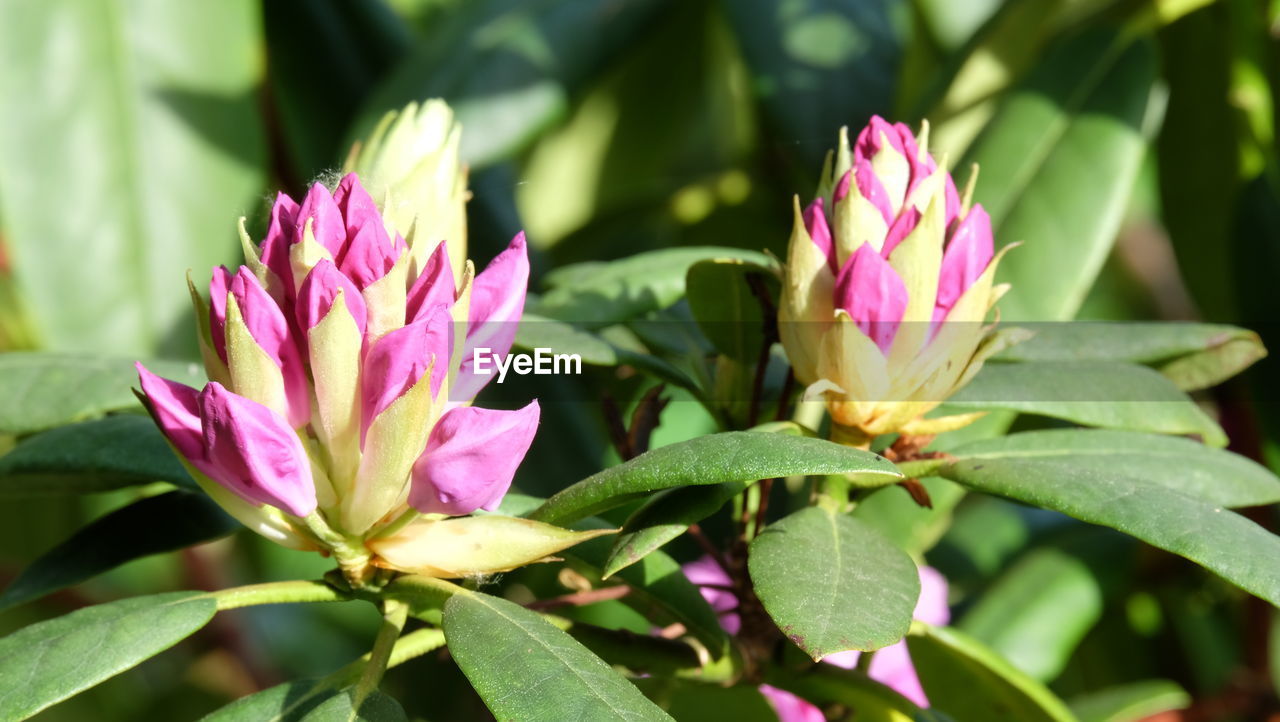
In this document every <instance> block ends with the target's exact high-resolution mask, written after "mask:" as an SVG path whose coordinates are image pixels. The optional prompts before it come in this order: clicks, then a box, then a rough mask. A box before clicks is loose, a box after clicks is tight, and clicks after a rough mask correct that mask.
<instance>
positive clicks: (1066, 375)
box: [947, 361, 1227, 446]
mask: <svg viewBox="0 0 1280 722" xmlns="http://www.w3.org/2000/svg"><path fill="white" fill-rule="evenodd" d="M947 403H948V405H950V406H954V407H956V408H965V409H1009V410H1011V411H1019V412H1022V413H1027V414H1037V415H1039V416H1052V417H1054V418H1058V419H1065V420H1067V421H1071V422H1073V423H1076V424H1080V425H1082V426H1100V427H1103V428H1108V429H1126V430H1130V431H1150V432H1155V433H1160V434H1197V435H1199V436H1200V437H1201V438H1203V439H1204V440H1205V443H1208V444H1210V445H1213V446H1225V445H1226V443H1227V436H1226V434H1225V433H1224V432H1223V431H1222V428H1221V427H1220V426H1218V424H1217V422H1215V421H1214V420H1213V419H1211V418H1209V416H1208V415H1207V414H1205V412H1204V411H1202V410H1201V409H1200V407H1199V406H1197V405H1196V403H1195V402H1194V401H1192V400H1191V398H1190V397H1188V396H1187V395H1186V394H1185V393H1183V392H1182V391H1180V390H1179V389H1178V387H1177V386H1175V385H1174V384H1173V382H1172V381H1170V380H1169V379H1168V378H1166V377H1164V376H1163V375H1161V374H1160V373H1159V372H1158V371H1154V370H1152V369H1149V368H1147V367H1145V366H1139V365H1137V364H1130V363H1121V362H1111V361H1044V362H1038V363H1025V364H1021V363H1020V364H1003V363H1002V364H996V363H993V364H986V365H985V366H983V367H982V370H981V371H980V372H978V375H977V376H976V377H974V379H973V381H972V382H971V383H970V384H969V385H968V386H965V387H964V388H962V389H961V390H960V391H959V393H957V394H956V395H955V396H953V397H951V398H950V399H948V401H947Z"/></svg>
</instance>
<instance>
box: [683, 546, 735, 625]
mask: <svg viewBox="0 0 1280 722" xmlns="http://www.w3.org/2000/svg"><path fill="white" fill-rule="evenodd" d="M680 569H681V571H683V572H684V575H685V576H686V577H688V578H689V581H691V582H693V584H694V585H695V586H697V587H698V592H699V593H701V594H702V598H703V599H705V600H707V604H710V605H711V608H712V609H714V610H715V611H716V612H718V613H720V614H722V615H723V614H724V613H725V612H729V611H732V610H734V609H737V608H738V597H737V595H735V594H734V593H733V591H732V587H733V580H732V579H731V578H729V574H728V573H727V572H725V570H724V569H721V568H720V564H719V563H718V562H717V561H716V560H715V559H713V558H711V555H709V554H703V555H702V556H701V557H699V558H697V559H695V560H693V561H691V562H689V563H687V564H684V565H683V566H681V567H680Z"/></svg>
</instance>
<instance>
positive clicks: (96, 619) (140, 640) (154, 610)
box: [0, 592, 217, 720]
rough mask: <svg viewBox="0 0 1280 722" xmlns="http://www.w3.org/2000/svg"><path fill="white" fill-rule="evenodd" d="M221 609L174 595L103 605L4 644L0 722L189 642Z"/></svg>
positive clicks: (201, 598)
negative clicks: (187, 639) (182, 642)
mask: <svg viewBox="0 0 1280 722" xmlns="http://www.w3.org/2000/svg"><path fill="white" fill-rule="evenodd" d="M216 610H217V603H216V602H215V601H214V600H213V598H212V597H210V596H208V595H206V594H202V593H198V592H170V593H168V594H155V595H152V596H147V597H133V598H131V599H122V600H120V601H117V602H109V603H107V604H99V605H97V606H93V607H87V608H85V609H80V610H77V611H75V612H72V613H70V614H68V615H66V616H62V617H58V618H56V619H50V620H49V621H46V622H39V623H37V624H33V625H31V626H29V627H26V628H24V629H20V630H18V631H17V632H14V633H13V634H10V635H9V636H7V637H5V638H4V639H0V679H4V680H5V685H4V689H3V690H0V718H3V719H12V720H17V719H25V718H27V717H29V716H31V715H34V714H35V713H37V712H39V711H40V710H42V709H44V708H46V707H48V706H49V705H51V704H54V703H56V702H60V701H62V700H64V699H66V698H68V697H70V696H72V695H74V694H76V693H78V692H82V691H84V690H86V689H88V688H90V687H92V686H94V685H96V684H98V683H99V682H102V681H103V680H105V679H107V678H109V677H113V676H115V675H117V674H119V673H121V672H123V671H125V670H127V669H130V668H132V667H134V666H136V665H137V664H139V663H140V662H142V661H144V660H146V659H149V658H151V657H154V656H155V655H157V654H159V653H161V652H163V651H164V650H166V649H168V648H169V647H172V646H173V645H174V644H177V643H178V642H179V641H181V640H183V639H185V638H187V637H189V636H190V635H191V634H193V633H194V632H195V631H196V630H198V629H200V628H201V627H203V626H204V625H205V624H207V623H208V622H209V620H210V619H212V618H213V613H214V612H215V611H216Z"/></svg>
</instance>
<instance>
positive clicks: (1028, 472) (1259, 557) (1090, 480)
mask: <svg viewBox="0 0 1280 722" xmlns="http://www.w3.org/2000/svg"><path fill="white" fill-rule="evenodd" d="M938 474H939V475H940V476H944V477H946V478H948V479H953V480H955V481H958V482H960V483H961V484H964V485H965V486H968V487H970V488H971V489H974V490H977V491H982V492H985V493H988V494H995V495H997V496H1004V497H1007V498H1010V499H1013V500H1015V501H1020V502H1022V503H1024V504H1030V505H1032V506H1038V507H1042V508H1045V509H1052V510H1054V511H1059V512H1062V513H1063V514H1066V515H1067V516H1071V517H1075V518H1076V519H1079V520H1081V521H1086V522H1089V523H1091V524H1099V525H1101V526H1107V527H1111V528H1112V529H1116V530H1119V531H1122V532H1124V533H1126V534H1129V535H1130V536H1134V537H1137V538H1138V539H1141V540H1142V541H1145V542H1146V543H1148V544H1150V545H1152V546H1155V547H1159V548H1160V549H1164V550H1166V551H1169V552H1173V553H1174V554H1178V555H1179V556H1183V557H1186V558H1187V559H1190V560H1191V561H1193V562H1196V563H1197V564H1199V565H1201V566H1203V567H1205V568H1206V569H1208V570H1210V571H1212V572H1214V573H1216V574H1218V575H1219V576H1221V577H1222V578H1223V579H1225V580H1227V581H1228V582H1231V583H1232V584H1235V585H1236V586H1238V587H1240V588H1242V589H1244V590H1245V591H1248V592H1250V593H1252V594H1255V595H1257V596H1258V597H1260V598H1262V599H1265V600H1267V601H1269V602H1271V603H1272V604H1280V577H1278V576H1277V575H1276V574H1275V569H1276V566H1277V564H1280V537H1276V536H1275V535H1273V534H1271V533H1270V532H1268V531H1267V530H1265V529H1263V528H1262V527H1261V526H1258V525H1257V524H1255V523H1254V522H1252V521H1250V520H1249V519H1246V518H1245V517H1243V516H1240V515H1238V514H1235V513H1232V512H1230V511H1227V510H1226V509H1224V508H1222V506H1220V505H1215V504H1213V503H1211V502H1208V501H1205V500H1203V499H1199V498H1196V497H1193V496H1189V495H1187V494H1186V493H1183V492H1181V491H1177V490H1175V489H1173V488H1171V487H1170V486H1168V485H1163V484H1159V483H1156V482H1152V481H1148V480H1145V479H1143V478H1142V477H1139V476H1133V475H1130V474H1128V473H1126V472H1125V471H1123V470H1108V469H1106V468H1105V467H1101V466H1099V467H1097V468H1092V469H1090V468H1081V467H1077V466H1076V465H1074V464H1068V463H1053V462H1049V463H1045V462H1043V461H1040V460H1037V459H1035V458H1017V457H1010V458H998V459H997V458H984V459H964V460H959V461H956V462H955V463H952V464H947V465H945V466H943V467H942V469H940V470H939V471H938Z"/></svg>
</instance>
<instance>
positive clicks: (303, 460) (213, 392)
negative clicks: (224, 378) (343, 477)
mask: <svg viewBox="0 0 1280 722" xmlns="http://www.w3.org/2000/svg"><path fill="white" fill-rule="evenodd" d="M199 405H200V418H201V420H202V422H203V440H204V448H205V455H206V457H207V458H208V459H209V460H210V461H212V462H213V463H214V464H216V465H217V466H218V468H219V469H221V470H222V472H223V473H222V474H221V475H220V476H219V477H215V481H218V482H219V483H221V484H222V485H223V486H226V487H227V488H228V489H231V490H232V491H234V492H235V493H237V494H239V495H240V496H241V497H243V498H244V499H246V500H247V501H249V502H251V503H254V504H270V505H271V506H274V507H276V508H279V509H282V510H284V511H287V512H289V513H290V514H293V515H295V516H306V515H307V514H310V513H311V512H312V511H315V508H316V492H315V486H314V484H313V482H312V479H311V462H310V460H309V459H308V458H307V453H306V451H304V450H303V448H302V442H301V440H299V439H298V435H297V434H295V433H294V431H293V429H292V428H290V427H289V424H288V423H287V422H286V421H285V420H284V419H282V418H280V416H278V415H277V414H276V413H275V412H274V411H272V410H271V409H268V408H267V407H265V406H263V405H262V404H259V403H257V402H256V401H251V400H249V399H246V398H244V397H243V396H237V395H236V394H233V393H231V392H230V391H227V390H226V389H225V388H223V387H222V385H221V384H219V383H217V382H216V381H214V382H210V383H209V385H208V386H206V387H205V389H204V391H202V392H201V393H200V398H199Z"/></svg>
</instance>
